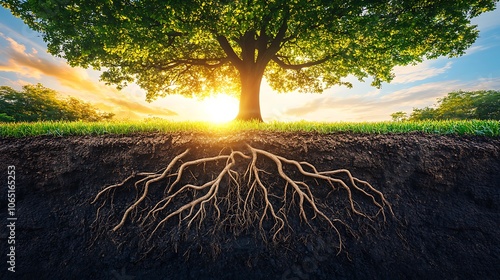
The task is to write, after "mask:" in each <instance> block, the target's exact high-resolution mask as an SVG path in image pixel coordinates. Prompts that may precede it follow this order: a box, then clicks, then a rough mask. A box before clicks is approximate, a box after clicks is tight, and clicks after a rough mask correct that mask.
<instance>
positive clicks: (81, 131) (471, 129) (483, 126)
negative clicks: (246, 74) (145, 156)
mask: <svg viewBox="0 0 500 280" xmlns="http://www.w3.org/2000/svg"><path fill="white" fill-rule="evenodd" d="M238 131H276V132H318V133H336V132H351V133H370V134H386V133H410V132H423V133H431V134H456V135H479V136H489V137H499V136H500V122H499V121H425V122H361V123H349V122H336V123H316V122H291V123H289V122H271V123H257V122H231V123H227V124H212V123H207V122H169V121H164V120H146V121H134V122H116V121H115V122H36V123H0V137H2V138H11V137H14V138H21V137H30V136H41V135H45V136H69V135H104V134H118V135H127V134H134V133H151V132H162V133H169V132H207V133H220V134H224V133H231V132H238Z"/></svg>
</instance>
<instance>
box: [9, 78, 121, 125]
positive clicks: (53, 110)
mask: <svg viewBox="0 0 500 280" xmlns="http://www.w3.org/2000/svg"><path fill="white" fill-rule="evenodd" d="M112 117H113V114H112V113H103V112H99V111H98V110H96V109H95V108H94V107H93V106H92V105H90V104H88V103H85V102H83V101H81V100H79V99H76V98H74V97H69V98H67V99H60V98H59V97H58V93H57V92H56V91H55V90H52V89H49V88H46V87H43V86H42V85H41V84H37V85H26V86H23V90H22V91H16V90H14V89H12V88H11V87H8V86H0V121H3V122H11V121H18V122H35V121H57V120H67V121H78V120H83V121H100V120H105V119H111V118H112Z"/></svg>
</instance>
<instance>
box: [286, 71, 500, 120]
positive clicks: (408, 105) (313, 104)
mask: <svg viewBox="0 0 500 280" xmlns="http://www.w3.org/2000/svg"><path fill="white" fill-rule="evenodd" d="M485 89H500V78H488V79H484V78H483V79H477V80H471V81H466V82H462V81H458V80H448V81H441V82H433V83H425V84H421V85H418V86H413V87H408V88H404V89H400V90H396V91H394V92H391V93H389V94H385V95H384V94H383V93H379V95H377V96H375V95H373V94H365V95H351V96H342V95H339V94H331V93H330V94H323V95H321V96H317V97H313V96H311V98H310V99H309V100H308V101H306V102H304V103H303V104H301V105H299V106H293V107H288V108H284V110H283V115H285V116H287V117H288V118H290V119H306V120H332V118H335V119H333V120H344V121H345V120H355V121H381V120H389V119H390V114H391V113H393V112H397V111H407V112H411V111H412V109H413V108H423V107H426V106H432V105H434V104H435V103H437V100H438V98H442V97H444V96H445V95H446V94H448V93H449V92H452V91H456V90H465V91H474V90H485ZM329 116H332V117H329Z"/></svg>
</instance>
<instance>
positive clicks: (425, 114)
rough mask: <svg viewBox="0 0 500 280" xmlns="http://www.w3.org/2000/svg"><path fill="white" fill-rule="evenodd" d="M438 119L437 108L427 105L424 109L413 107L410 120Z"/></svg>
mask: <svg viewBox="0 0 500 280" xmlns="http://www.w3.org/2000/svg"><path fill="white" fill-rule="evenodd" d="M435 119H436V109H434V108H430V107H425V108H423V109H419V108H413V112H412V113H411V114H410V118H409V119H408V120H410V121H425V120H435Z"/></svg>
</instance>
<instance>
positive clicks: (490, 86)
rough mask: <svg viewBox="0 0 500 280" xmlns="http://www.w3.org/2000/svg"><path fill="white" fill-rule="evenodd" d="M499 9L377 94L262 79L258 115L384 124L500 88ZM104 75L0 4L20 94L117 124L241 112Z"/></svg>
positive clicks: (1, 69)
mask: <svg viewBox="0 0 500 280" xmlns="http://www.w3.org/2000/svg"><path fill="white" fill-rule="evenodd" d="M499 19H500V9H496V10H495V11H492V12H488V13H485V14H482V15H481V16H479V17H477V18H475V19H474V20H473V24H477V25H478V29H479V30H480V35H479V38H478V39H477V40H476V42H475V43H474V44H473V45H472V46H471V47H470V48H469V49H468V50H467V52H466V54H465V55H463V56H461V57H458V58H447V57H442V58H438V59H435V60H425V61H423V62H422V63H419V64H417V65H412V66H404V67H396V68H394V74H395V75H396V76H395V78H394V80H393V81H392V82H391V83H389V84H388V83H384V84H383V85H382V87H381V88H380V89H377V88H375V87H372V86H370V82H371V81H370V80H369V79H367V80H366V81H365V82H359V81H358V80H357V79H355V78H352V77H347V78H346V79H347V81H350V82H352V83H353V88H351V89H349V88H346V87H344V86H335V87H332V88H329V89H327V90H325V91H324V92H323V93H322V94H304V93H298V92H290V93H278V92H275V91H273V90H272V89H271V88H270V87H269V85H268V84H267V83H266V82H265V80H264V82H263V83H262V86H261V97H260V100H261V110H262V116H263V118H264V120H265V121H300V120H306V121H318V122H363V121H385V120H390V119H391V116H390V115H391V114H392V113H394V112H397V111H404V112H407V113H411V111H412V109H413V108H423V107H426V106H433V105H435V104H436V102H437V100H438V98H442V97H444V96H446V94H447V93H449V92H452V91H456V90H464V91H473V90H500V20H499ZM99 75H100V72H98V71H95V70H92V69H83V68H78V67H75V68H72V67H70V66H69V65H68V64H67V62H66V61H65V60H64V59H62V58H57V57H54V56H52V55H50V54H49V53H47V47H46V44H45V42H44V41H43V39H42V36H41V34H39V33H37V32H35V31H33V30H31V29H30V28H29V27H28V26H27V25H25V24H24V23H23V22H22V20H20V19H18V18H15V17H14V16H12V14H11V13H10V11H9V10H8V9H5V8H2V7H0V86H10V87H12V88H15V89H21V87H22V86H23V85H27V84H37V83H41V84H42V85H44V86H45V87H48V88H52V89H55V90H57V91H58V92H60V93H61V95H62V96H63V97H64V96H73V97H77V98H80V99H82V100H84V101H86V102H90V103H92V104H93V105H94V106H95V107H97V108H98V109H101V110H103V111H106V112H113V113H115V114H116V117H115V118H118V119H130V120H136V119H143V118H150V117H157V118H163V119H168V120H173V121H185V120H189V121H197V120H213V121H226V120H229V119H231V118H233V117H234V116H235V115H236V113H237V110H238V108H237V106H238V101H237V100H236V99H234V98H232V97H227V96H225V95H224V93H221V95H219V96H217V97H213V98H209V99H207V100H199V99H193V98H186V97H183V96H179V95H171V96H167V97H165V98H160V99H157V100H155V101H153V102H151V103H148V102H146V101H145V100H146V97H145V96H146V95H145V92H144V91H143V90H142V89H141V88H140V87H138V86H137V85H135V84H132V85H129V86H128V87H126V88H125V89H123V90H121V91H118V90H117V89H116V88H115V87H114V86H107V85H105V84H104V82H100V81H99Z"/></svg>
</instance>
